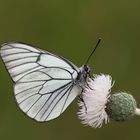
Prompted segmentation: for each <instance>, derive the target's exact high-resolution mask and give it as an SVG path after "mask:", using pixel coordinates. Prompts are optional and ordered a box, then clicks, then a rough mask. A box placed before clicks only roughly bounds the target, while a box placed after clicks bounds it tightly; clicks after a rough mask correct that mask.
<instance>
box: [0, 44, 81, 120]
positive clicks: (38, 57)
mask: <svg viewBox="0 0 140 140" xmlns="http://www.w3.org/2000/svg"><path fill="white" fill-rule="evenodd" d="M1 56H2V59H3V61H4V63H5V66H6V68H7V70H8V72H9V73H10V76H11V77H12V79H13V81H14V82H15V86H14V93H15V97H16V101H17V103H18V105H19V107H20V108H21V110H22V111H23V112H25V113H26V114H27V115H28V116H29V117H31V118H34V119H35V120H37V121H48V120H51V119H54V118H56V117H58V116H59V115H60V114H61V113H62V112H63V111H64V110H65V109H66V108H67V106H68V105H69V104H70V103H71V102H72V101H73V100H74V98H75V97H76V96H77V95H78V94H79V93H80V89H79V88H78V87H77V86H75V84H74V81H75V79H76V78H77V75H78V71H79V69H78V68H77V67H76V66H75V65H73V64H72V63H71V62H69V61H67V60H66V59H64V58H62V57H59V56H56V55H54V54H52V53H49V52H46V51H43V50H40V49H36V48H33V47H31V46H29V45H26V44H20V43H7V44H4V45H2V48H1Z"/></svg>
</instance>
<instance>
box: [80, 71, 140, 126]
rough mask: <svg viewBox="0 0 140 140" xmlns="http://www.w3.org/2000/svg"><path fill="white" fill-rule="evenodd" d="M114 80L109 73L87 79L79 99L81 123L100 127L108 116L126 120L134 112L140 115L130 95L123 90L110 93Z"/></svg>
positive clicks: (107, 119)
mask: <svg viewBox="0 0 140 140" xmlns="http://www.w3.org/2000/svg"><path fill="white" fill-rule="evenodd" d="M113 84H114V82H112V77H111V76H110V75H104V74H101V75H95V76H94V78H93V79H91V78H90V79H89V80H88V82H87V86H86V88H85V90H84V92H83V94H82V97H81V100H80V101H79V103H78V104H79V106H80V111H79V112H78V117H79V118H80V119H81V120H82V123H83V124H85V125H89V126H91V127H94V128H97V127H101V126H102V124H103V122H105V123H108V122H109V118H110V119H112V120H115V121H126V120H128V119H130V118H132V116H134V114H137V115H140V109H138V108H137V104H136V101H135V99H134V98H133V96H132V95H130V94H127V93H125V92H120V93H116V94H112V95H111V94H110V92H111V88H112V86H113Z"/></svg>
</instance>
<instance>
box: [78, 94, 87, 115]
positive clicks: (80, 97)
mask: <svg viewBox="0 0 140 140" xmlns="http://www.w3.org/2000/svg"><path fill="white" fill-rule="evenodd" d="M79 99H80V100H81V102H83V104H84V106H85V111H86V113H87V106H86V103H85V101H84V100H83V98H82V95H79Z"/></svg>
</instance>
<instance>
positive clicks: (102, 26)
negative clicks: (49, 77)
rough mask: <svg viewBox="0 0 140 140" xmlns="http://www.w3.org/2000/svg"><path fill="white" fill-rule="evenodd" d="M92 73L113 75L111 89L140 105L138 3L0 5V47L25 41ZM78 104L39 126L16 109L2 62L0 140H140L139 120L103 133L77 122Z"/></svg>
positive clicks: (41, 0)
mask: <svg viewBox="0 0 140 140" xmlns="http://www.w3.org/2000/svg"><path fill="white" fill-rule="evenodd" d="M99 37H101V38H102V42H101V44H100V46H101V47H99V48H98V50H97V51H96V53H95V54H94V56H93V57H92V59H91V61H90V66H91V68H92V72H93V73H108V74H111V75H112V77H113V79H114V80H115V81H116V82H115V85H114V87H113V89H112V92H115V91H129V92H130V93H132V94H133V95H134V97H135V98H136V99H137V101H138V105H140V86H139V84H140V76H139V75H140V74H139V72H140V1H139V0H133V1H130V0H129V1H128V0H118V1H113V0H108V1H101V0H52V1H48V0H29V1H26V0H24V1H20V0H11V1H10V0H0V43H1V44H2V43H4V42H6V41H20V42H25V43H29V44H33V45H34V46H37V47H40V48H42V49H45V50H48V51H51V52H54V53H56V54H59V55H62V56H64V57H66V58H68V59H69V60H71V61H72V62H73V63H74V64H76V65H77V66H81V65H82V64H83V63H84V62H85V61H86V58H87V57H88V55H89V53H90V52H91V50H92V49H93V47H94V45H91V44H92V42H95V44H96V42H97V40H98V38H99ZM77 111H78V106H77V99H76V100H75V101H74V102H73V103H72V104H71V105H70V107H68V109H67V110H66V111H65V112H64V113H63V114H62V115H61V116H60V117H59V118H57V119H55V120H53V121H50V122H46V123H37V122H35V121H33V120H31V119H29V118H28V117H27V116H25V115H24V114H23V113H22V112H21V111H20V110H19V108H18V107H17V106H16V104H15V100H14V97H13V87H12V81H11V79H10V78H9V75H8V73H7V72H6V70H5V68H4V65H3V63H2V61H1V60H0V140H25V139H26V140H75V139H80V140H85V139H86V140H90V139H91V140H102V139H103V140H112V139H113V140H118V139H119V140H132V139H133V140H139V139H140V138H139V137H140V136H139V131H140V117H137V116H136V117H134V118H133V119H131V120H130V121H128V122H125V123H116V122H110V123H109V124H107V125H103V127H102V128H100V129H93V128H90V127H84V126H83V125H82V124H81V123H80V120H79V119H78V118H77V115H76V113H77Z"/></svg>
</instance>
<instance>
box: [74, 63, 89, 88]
mask: <svg viewBox="0 0 140 140" xmlns="http://www.w3.org/2000/svg"><path fill="white" fill-rule="evenodd" d="M89 72H90V67H89V66H88V65H83V66H82V67H80V71H79V73H78V76H77V78H76V83H78V84H79V85H80V86H81V87H84V86H85V83H86V80H87V78H88V75H89Z"/></svg>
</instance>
